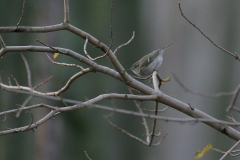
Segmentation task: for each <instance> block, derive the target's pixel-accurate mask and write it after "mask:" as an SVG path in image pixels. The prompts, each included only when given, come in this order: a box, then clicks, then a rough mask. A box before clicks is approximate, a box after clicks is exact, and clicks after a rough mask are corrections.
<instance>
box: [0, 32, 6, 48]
mask: <svg viewBox="0 0 240 160" xmlns="http://www.w3.org/2000/svg"><path fill="white" fill-rule="evenodd" d="M0 43H1V45H2V48H5V47H6V44H5V43H4V41H3V39H2V36H1V35H0Z"/></svg>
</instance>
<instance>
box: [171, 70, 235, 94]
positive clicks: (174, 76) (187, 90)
mask: <svg viewBox="0 0 240 160" xmlns="http://www.w3.org/2000/svg"><path fill="white" fill-rule="evenodd" d="M172 75H173V78H174V79H175V80H176V82H177V83H178V84H179V85H180V86H181V87H182V88H183V89H184V90H185V91H186V92H189V93H192V94H195V95H199V96H203V97H212V98H217V97H220V96H232V95H233V94H234V91H233V92H219V93H216V94H210V93H201V92H197V91H193V90H191V89H189V88H187V87H186V86H185V85H184V84H183V83H182V82H181V81H180V80H179V79H178V77H177V75H176V74H175V73H172Z"/></svg>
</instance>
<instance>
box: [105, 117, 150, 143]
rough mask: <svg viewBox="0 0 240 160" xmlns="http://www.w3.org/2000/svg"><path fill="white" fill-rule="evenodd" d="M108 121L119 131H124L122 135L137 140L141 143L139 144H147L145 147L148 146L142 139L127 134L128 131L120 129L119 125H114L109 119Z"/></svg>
mask: <svg viewBox="0 0 240 160" xmlns="http://www.w3.org/2000/svg"><path fill="white" fill-rule="evenodd" d="M106 121H107V122H108V123H109V124H111V125H112V126H113V127H114V128H117V129H118V130H120V131H122V133H124V134H126V135H128V136H129V137H131V138H134V139H136V140H137V141H139V142H142V143H143V144H145V145H148V143H147V142H145V141H143V140H142V139H140V138H138V137H136V136H134V135H132V134H131V133H129V132H127V131H126V130H124V129H122V128H120V127H118V126H117V125H115V124H114V123H112V122H111V121H109V120H108V119H106Z"/></svg>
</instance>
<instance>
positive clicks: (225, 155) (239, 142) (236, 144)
mask: <svg viewBox="0 0 240 160" xmlns="http://www.w3.org/2000/svg"><path fill="white" fill-rule="evenodd" d="M239 144H240V140H239V141H238V142H237V143H235V144H234V145H233V146H232V147H231V148H230V149H229V150H228V151H227V152H226V153H225V154H224V155H223V156H222V157H221V158H220V159H219V160H223V159H224V158H225V157H227V155H228V154H230V152H231V151H232V150H233V149H234V148H235V147H236V146H238V145H239Z"/></svg>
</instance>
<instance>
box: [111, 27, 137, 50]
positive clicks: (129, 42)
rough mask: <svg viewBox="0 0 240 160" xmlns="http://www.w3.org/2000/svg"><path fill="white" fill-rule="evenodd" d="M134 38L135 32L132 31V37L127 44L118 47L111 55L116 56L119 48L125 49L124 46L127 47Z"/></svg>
mask: <svg viewBox="0 0 240 160" xmlns="http://www.w3.org/2000/svg"><path fill="white" fill-rule="evenodd" d="M134 37H135V31H133V35H132V37H131V38H130V39H129V40H128V41H127V43H124V44H122V45H120V46H118V47H117V48H116V49H115V51H114V52H113V54H116V53H117V51H118V50H119V49H120V48H122V47H125V46H126V45H128V44H129V43H130V42H132V40H133V39H134Z"/></svg>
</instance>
